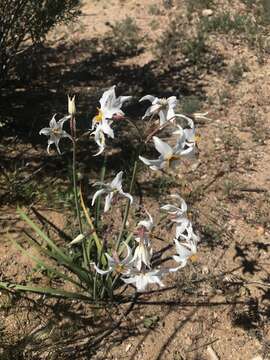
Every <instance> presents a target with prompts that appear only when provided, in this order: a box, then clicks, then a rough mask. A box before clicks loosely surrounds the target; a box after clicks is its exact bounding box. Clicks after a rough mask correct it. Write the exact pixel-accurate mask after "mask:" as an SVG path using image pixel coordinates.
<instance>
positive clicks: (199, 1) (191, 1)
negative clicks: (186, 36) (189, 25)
mask: <svg viewBox="0 0 270 360" xmlns="http://www.w3.org/2000/svg"><path fill="white" fill-rule="evenodd" d="M185 3H186V7H187V13H188V14H190V13H193V12H194V11H198V10H199V11H201V10H203V9H209V8H211V7H212V6H213V3H214V1H213V0H185Z"/></svg>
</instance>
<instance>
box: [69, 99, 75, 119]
mask: <svg viewBox="0 0 270 360" xmlns="http://www.w3.org/2000/svg"><path fill="white" fill-rule="evenodd" d="M68 113H69V115H71V116H74V115H75V114H76V106H75V95H73V96H69V95H68Z"/></svg>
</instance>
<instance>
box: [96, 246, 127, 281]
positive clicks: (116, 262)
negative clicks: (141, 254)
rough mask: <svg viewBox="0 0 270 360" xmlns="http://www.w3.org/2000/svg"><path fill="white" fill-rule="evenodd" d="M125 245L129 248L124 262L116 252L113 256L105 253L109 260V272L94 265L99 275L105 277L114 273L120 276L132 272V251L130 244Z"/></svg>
mask: <svg viewBox="0 0 270 360" xmlns="http://www.w3.org/2000/svg"><path fill="white" fill-rule="evenodd" d="M124 244H125V246H126V248H127V255H126V257H125V258H124V259H123V260H120V259H119V256H118V254H117V253H116V252H114V253H113V256H110V255H109V254H108V253H105V255H106V257H107V260H108V269H107V270H102V269H100V268H99V267H98V266H97V265H96V264H95V263H93V265H94V268H95V270H96V272H97V273H98V274H101V275H105V274H108V273H110V272H113V271H114V272H116V273H118V274H124V275H127V274H128V273H129V272H130V270H131V265H130V262H131V259H132V254H131V249H130V247H129V246H128V244H126V243H125V242H124Z"/></svg>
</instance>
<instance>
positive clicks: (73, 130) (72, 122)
mask: <svg viewBox="0 0 270 360" xmlns="http://www.w3.org/2000/svg"><path fill="white" fill-rule="evenodd" d="M70 128H71V134H72V139H73V141H72V143H73V151H72V179H73V191H74V199H75V207H76V213H77V219H78V222H79V228H80V234H83V228H82V221H81V214H80V207H79V200H78V191H77V184H78V179H77V173H76V122H75V117H74V116H72V117H71V119H70ZM83 262H84V266H85V267H87V249H86V244H85V241H83Z"/></svg>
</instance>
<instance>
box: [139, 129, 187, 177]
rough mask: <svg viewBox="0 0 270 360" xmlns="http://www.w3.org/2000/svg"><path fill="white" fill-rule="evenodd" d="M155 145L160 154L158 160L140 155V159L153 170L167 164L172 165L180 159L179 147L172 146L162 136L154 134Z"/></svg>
mask: <svg viewBox="0 0 270 360" xmlns="http://www.w3.org/2000/svg"><path fill="white" fill-rule="evenodd" d="M153 140H154V145H155V148H156V149H157V151H158V152H159V153H160V156H159V158H158V159H157V160H149V159H146V158H145V157H143V156H139V158H140V160H141V161H142V162H143V163H144V164H146V165H148V166H150V169H152V170H160V169H163V168H165V167H166V166H168V167H171V166H173V167H174V166H175V165H177V164H178V162H179V161H180V157H181V153H179V150H178V147H174V148H172V147H171V146H170V145H169V144H167V143H166V142H164V141H162V140H161V139H160V138H158V137H156V136H154V137H153Z"/></svg>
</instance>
